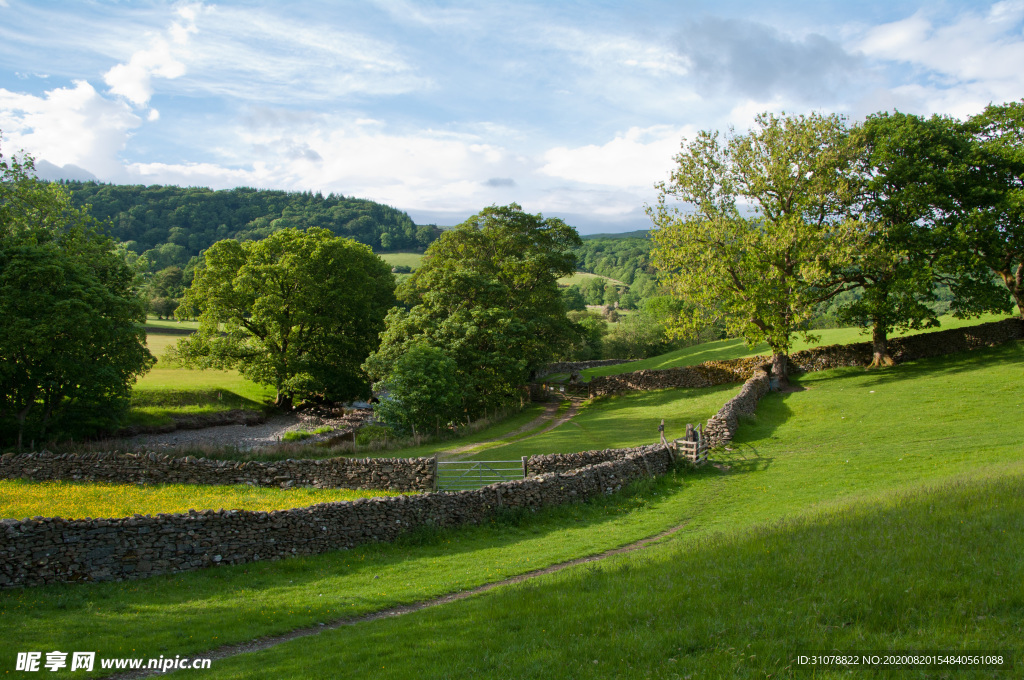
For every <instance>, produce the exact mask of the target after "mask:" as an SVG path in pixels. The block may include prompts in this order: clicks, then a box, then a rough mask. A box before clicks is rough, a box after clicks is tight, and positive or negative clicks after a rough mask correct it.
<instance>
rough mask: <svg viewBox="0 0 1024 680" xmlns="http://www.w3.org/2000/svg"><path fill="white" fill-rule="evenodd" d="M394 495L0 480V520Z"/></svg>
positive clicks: (282, 505)
mask: <svg viewBox="0 0 1024 680" xmlns="http://www.w3.org/2000/svg"><path fill="white" fill-rule="evenodd" d="M397 495H398V493H397V492H392V491H354V490H351V489H287V490H282V489H270V488H261V487H252V486H246V485H238V486H206V485H194V484H156V485H152V486H142V485H138V484H108V483H104V482H88V483H84V482H82V483H79V482H30V481H26V480H22V479H13V480H0V519H24V518H26V517H36V516H43V517H63V518H64V519H81V518H83V517H130V516H131V515H134V514H136V513H139V514H156V513H159V512H188V511H189V510H220V509H225V510H283V509H286V508H302V507H307V506H310V505H315V504H316V503H331V502H334V501H352V500H356V499H357V498H372V497H373V496H397Z"/></svg>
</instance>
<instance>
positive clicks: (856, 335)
mask: <svg viewBox="0 0 1024 680" xmlns="http://www.w3.org/2000/svg"><path fill="white" fill-rule="evenodd" d="M1006 318H1009V317H1008V316H1006V315H1003V314H985V315H983V316H981V317H979V318H975V319H954V318H953V317H952V316H943V317H939V321H940V322H941V324H942V325H941V326H940V327H939V328H932V329H928V330H923V331H910V332H909V333H893V334H892V337H899V336H904V335H917V334H918V333H928V332H931V331H935V330H949V329H951V328H963V327H965V326H977V325H978V324H982V323H989V322H991V321H1001V320H1003V319H1006ZM814 333H815V334H817V335H818V336H820V339H819V340H818V341H816V342H805V341H804V340H801V339H797V340H794V342H793V347H792V348H791V349H790V351H792V352H799V351H800V350H802V349H807V348H809V347H819V346H823V345H847V344H850V343H854V342H870V340H871V336H870V335H869V334H867V333H864V332H862V331H861V329H859V328H826V329H823V330H818V331H814ZM759 354H765V355H768V354H771V348H770V347H768V345H767V344H765V343H761V344H759V345H755V346H754V347H747V344H746V342H744V341H743V340H741V339H732V340H718V341H715V342H706V343H704V344H701V345H694V346H693V347H684V348H683V349H680V350H676V351H674V352H668V353H667V354H660V355H658V356H656V357H651V358H649V359H641V360H640V361H631V362H629V363H628V364H617V365H615V366H600V367H598V368H591V369H588V370H586V371H583V372H582V376H583V379H584V380H590V379H591V378H595V377H597V376H601V375H618V374H620V373H629V372H632V371H639V370H643V369H665V368H675V367H676V366H693V365H694V364H699V363H702V362H704V361H712V360H724V359H740V358H742V357H752V356H757V355H759Z"/></svg>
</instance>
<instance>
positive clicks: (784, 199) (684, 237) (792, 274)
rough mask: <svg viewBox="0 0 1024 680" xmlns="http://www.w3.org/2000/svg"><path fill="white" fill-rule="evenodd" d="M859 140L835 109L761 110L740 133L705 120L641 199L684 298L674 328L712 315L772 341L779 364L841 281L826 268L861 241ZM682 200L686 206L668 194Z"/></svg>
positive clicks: (780, 369)
mask: <svg viewBox="0 0 1024 680" xmlns="http://www.w3.org/2000/svg"><path fill="white" fill-rule="evenodd" d="M853 154H854V147H853V145H852V144H851V142H850V140H849V136H848V134H847V130H846V125H845V122H844V121H843V119H842V118H840V117H838V116H835V115H832V116H822V115H819V114H812V115H810V116H782V117H777V116H774V115H772V114H761V115H759V116H758V117H757V120H756V127H755V128H754V129H752V130H751V131H749V132H748V133H746V134H735V133H732V134H730V135H728V137H727V138H726V139H725V142H724V144H723V142H722V141H721V140H720V139H719V135H718V133H717V132H711V131H704V132H700V133H699V134H698V135H697V136H696V137H695V139H693V140H692V141H690V142H687V141H686V140H683V144H682V152H681V153H680V154H678V155H677V156H676V158H675V160H676V163H677V166H676V168H675V169H674V170H673V171H672V175H671V179H670V181H669V182H668V183H662V184H660V185H659V190H660V193H659V200H658V203H657V205H655V206H653V207H650V208H648V213H649V214H650V216H651V218H652V220H653V222H654V224H655V226H656V227H657V230H656V231H655V232H654V234H653V238H654V249H653V251H652V261H653V262H654V264H655V265H656V266H657V267H658V269H659V270H661V272H662V277H663V282H664V283H665V285H666V286H667V287H668V288H669V289H670V290H671V292H672V293H673V294H674V295H676V296H677V297H679V298H681V299H682V300H683V301H684V302H685V303H686V304H687V305H688V307H687V309H688V310H689V313H687V314H685V315H680V316H679V317H677V319H676V321H675V323H674V326H673V328H672V330H674V331H675V333H676V334H696V333H697V332H699V331H701V330H702V329H703V328H705V327H707V326H709V325H712V324H714V323H717V322H724V324H725V327H726V330H727V331H728V332H730V333H735V334H738V335H742V336H743V337H745V338H746V340H747V342H748V343H750V344H751V345H753V344H755V343H757V342H761V341H764V342H767V343H768V345H769V346H770V347H771V348H772V352H773V355H774V358H773V372H774V374H775V376H776V377H778V378H779V379H780V380H784V379H785V375H786V355H788V353H789V347H790V343H791V339H792V336H793V334H794V333H795V332H798V331H804V329H805V326H804V324H805V323H806V322H807V321H808V320H809V319H811V318H812V317H813V316H814V314H815V311H816V309H817V306H818V305H819V304H820V303H821V302H822V301H823V300H826V299H828V298H829V297H831V296H832V295H835V294H836V293H837V292H838V291H839V290H840V289H841V288H839V287H838V284H837V282H836V281H835V279H834V277H833V272H834V270H835V269H836V268H837V267H840V266H842V265H843V264H844V263H845V262H847V261H848V260H849V259H850V257H851V254H852V252H853V251H854V250H855V249H856V248H857V247H858V246H859V245H860V244H861V243H862V241H863V235H862V234H861V233H860V232H859V231H858V229H857V228H856V225H855V224H854V222H853V220H851V219H849V216H848V212H847V206H848V204H849V202H850V200H852V191H853V183H852V178H851V176H850V163H851V160H852V157H853ZM670 198H672V199H678V200H680V201H684V202H686V203H687V204H689V206H688V210H689V211H688V212H685V213H684V212H683V211H682V210H681V209H680V208H679V207H678V205H675V204H673V205H670V204H669V203H668V199H670Z"/></svg>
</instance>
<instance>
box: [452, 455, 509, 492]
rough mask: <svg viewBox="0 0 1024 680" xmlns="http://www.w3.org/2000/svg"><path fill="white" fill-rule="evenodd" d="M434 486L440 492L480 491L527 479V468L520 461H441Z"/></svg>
mask: <svg viewBox="0 0 1024 680" xmlns="http://www.w3.org/2000/svg"><path fill="white" fill-rule="evenodd" d="M436 465H437V467H436V472H435V474H434V480H435V481H434V484H435V488H436V489H437V490H438V491H462V490H463V489H479V488H480V487H482V486H487V485H488V484H494V483H496V482H508V481H511V480H513V479H523V478H524V477H526V466H525V463H524V462H523V461H520V460H452V461H444V460H439V461H437V463H436Z"/></svg>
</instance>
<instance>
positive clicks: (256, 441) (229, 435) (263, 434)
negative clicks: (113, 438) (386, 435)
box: [124, 409, 370, 450]
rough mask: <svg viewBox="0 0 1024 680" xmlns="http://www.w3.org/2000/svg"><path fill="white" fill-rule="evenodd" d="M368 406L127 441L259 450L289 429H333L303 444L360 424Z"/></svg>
mask: <svg viewBox="0 0 1024 680" xmlns="http://www.w3.org/2000/svg"><path fill="white" fill-rule="evenodd" d="M369 413H370V412H369V410H368V409H353V410H346V415H344V416H330V415H323V414H319V415H311V414H306V413H287V414H282V415H275V416H272V417H270V418H268V419H267V421H266V422H264V423H261V424H259V425H219V426H216V427H205V428H202V429H199V430H175V431H174V432H167V433H164V434H140V435H136V436H134V437H129V438H127V439H125V440H124V442H125V443H126V444H127V445H128V446H129V447H131V448H135V449H148V450H160V449H171V448H178V447H187V446H197V447H202V446H212V447H220V446H237V447H238V448H239V449H257V448H262V447H265V446H273V445H275V444H279V443H280V442H281V440H282V439H283V438H284V434H285V433H286V432H295V431H298V430H306V431H312V430H315V429H316V428H318V427H321V426H323V425H328V426H331V427H333V428H334V431H333V432H330V433H327V434H322V435H314V436H312V437H310V438H308V439H304V440H303V443H313V442H316V441H321V440H325V439H333V438H336V437H338V436H340V435H342V434H344V433H345V432H346V431H348V430H351V429H353V428H354V427H358V426H359V425H360V424H361V423H362V422H363V421H364V420H365V419H366V418H367V417H368V416H369Z"/></svg>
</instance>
